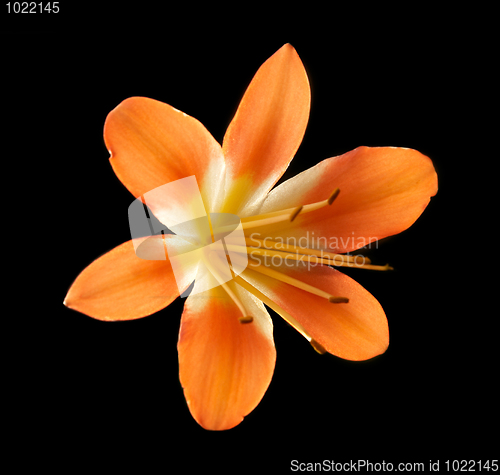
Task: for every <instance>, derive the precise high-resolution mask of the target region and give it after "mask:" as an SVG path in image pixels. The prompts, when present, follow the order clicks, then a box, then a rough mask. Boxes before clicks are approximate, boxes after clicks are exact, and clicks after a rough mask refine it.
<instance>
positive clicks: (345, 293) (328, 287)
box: [241, 263, 389, 360]
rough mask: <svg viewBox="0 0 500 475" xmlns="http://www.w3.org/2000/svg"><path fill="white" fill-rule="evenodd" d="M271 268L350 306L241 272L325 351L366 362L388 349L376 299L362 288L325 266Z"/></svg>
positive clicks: (285, 264)
mask: <svg viewBox="0 0 500 475" xmlns="http://www.w3.org/2000/svg"><path fill="white" fill-rule="evenodd" d="M290 265H292V264H290V263H288V264H287V263H282V264H281V265H279V266H272V267H273V268H274V269H276V270H278V271H279V272H282V273H285V274H287V275H289V276H290V277H294V278H296V279H299V280H301V281H302V282H305V283H307V284H310V285H312V286H314V287H316V288H318V289H321V290H323V291H325V292H328V293H329V294H330V295H333V296H337V297H347V298H348V299H349V302H348V303H330V302H329V301H328V300H327V299H326V298H322V297H318V296H317V295H314V294H311V293H309V292H307V291H305V290H302V289H299V288H297V287H294V286H292V285H290V284H287V283H285V282H281V281H279V280H276V279H273V278H271V277H268V276H267V275H263V274H260V273H257V272H256V271H254V270H252V269H251V268H248V269H247V270H245V271H244V272H243V274H241V276H242V277H244V278H245V279H246V280H247V281H248V282H250V283H251V284H252V285H253V286H255V287H256V288H257V290H259V291H260V292H262V293H263V294H265V295H266V296H267V297H269V298H270V299H271V300H272V301H273V302H274V303H276V304H277V305H278V306H279V307H281V308H282V309H283V310H284V311H285V312H288V313H289V314H290V315H291V316H292V317H293V318H295V320H297V322H298V323H299V324H300V325H302V327H303V328H304V330H305V331H306V332H307V333H308V334H309V335H310V336H311V337H312V338H313V339H314V340H316V341H317V342H318V343H320V344H321V345H322V346H323V347H324V348H325V349H326V351H328V352H329V353H332V354H334V355H336V356H339V357H341V358H345V359H348V360H366V359H369V358H373V357H374V356H377V355H379V354H381V353H383V352H384V351H385V350H386V349H387V346H388V345H389V328H388V324H387V318H386V316H385V313H384V311H383V309H382V307H381V306H380V304H379V303H378V301H377V300H376V299H375V297H373V295H371V294H370V293H369V292H368V291H367V290H365V289H364V288H363V287H362V286H361V285H359V284H358V283H357V282H355V281H354V280H352V279H351V278H349V277H347V276H346V275H344V274H342V273H341V272H339V271H337V270H335V269H332V268H331V267H328V266H322V265H318V266H317V267H310V269H309V270H308V269H307V267H298V266H296V265H293V266H292V267H289V266H290Z"/></svg>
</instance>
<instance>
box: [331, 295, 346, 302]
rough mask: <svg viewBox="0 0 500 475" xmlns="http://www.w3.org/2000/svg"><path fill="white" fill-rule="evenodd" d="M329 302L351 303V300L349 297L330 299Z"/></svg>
mask: <svg viewBox="0 0 500 475" xmlns="http://www.w3.org/2000/svg"><path fill="white" fill-rule="evenodd" d="M328 301H329V302H330V303H349V299H348V298H347V297H333V296H332V297H329V298H328Z"/></svg>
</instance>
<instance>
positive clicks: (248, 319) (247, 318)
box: [238, 315, 253, 323]
mask: <svg viewBox="0 0 500 475" xmlns="http://www.w3.org/2000/svg"><path fill="white" fill-rule="evenodd" d="M238 320H239V321H240V323H252V322H253V317H252V316H251V315H247V316H245V317H240V318H238Z"/></svg>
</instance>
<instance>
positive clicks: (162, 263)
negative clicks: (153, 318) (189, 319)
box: [64, 235, 190, 321]
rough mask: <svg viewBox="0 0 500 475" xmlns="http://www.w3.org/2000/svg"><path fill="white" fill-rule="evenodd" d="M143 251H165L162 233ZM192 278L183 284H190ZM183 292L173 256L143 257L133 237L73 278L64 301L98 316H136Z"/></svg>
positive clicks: (174, 238)
mask: <svg viewBox="0 0 500 475" xmlns="http://www.w3.org/2000/svg"><path fill="white" fill-rule="evenodd" d="M165 239H168V243H169V246H170V245H171V246H175V245H176V242H177V243H178V244H179V246H182V244H183V242H182V239H181V238H179V237H177V236H173V235H168V236H165ZM145 248H146V249H145ZM141 251H142V252H141V254H142V255H143V256H145V254H146V253H147V252H149V253H152V254H158V251H159V252H160V253H163V255H165V249H164V244H163V240H162V236H153V237H151V238H149V239H148V240H147V241H146V242H144V243H143V244H142V246H141ZM146 257H147V256H146ZM153 257H154V256H153ZM164 259H165V257H164ZM188 280H189V279H186V282H180V285H181V286H182V287H186V288H187V286H188V285H189V283H190V282H189V281H188ZM182 291H184V288H183V289H182ZM179 294H180V292H179V288H178V286H177V282H176V280H175V276H174V275H173V272H172V267H171V265H170V262H169V260H168V259H166V260H146V259H142V258H140V257H138V256H137V255H136V253H135V251H134V245H133V243H132V241H127V242H125V243H123V244H120V245H119V246H117V247H115V248H114V249H112V250H111V251H109V252H108V253H106V254H104V255H103V256H101V257H99V258H98V259H96V260H95V261H94V262H92V264H90V265H89V266H88V267H86V268H85V269H84V270H83V271H82V272H81V273H80V275H79V276H78V277H77V278H76V280H75V281H74V282H73V284H72V286H71V288H70V289H69V291H68V294H67V295H66V299H65V300H64V304H65V305H66V306H67V307H70V308H72V309H74V310H78V311H79V312H82V313H84V314H86V315H89V316H91V317H93V318H97V319H98V320H108V321H113V320H132V319H136V318H140V317H145V316H146V315H151V314H152V313H155V312H157V311H158V310H161V309H162V308H165V307H166V306H167V305H168V304H169V303H171V302H172V301H173V300H175V299H176V298H177V297H178V296H179Z"/></svg>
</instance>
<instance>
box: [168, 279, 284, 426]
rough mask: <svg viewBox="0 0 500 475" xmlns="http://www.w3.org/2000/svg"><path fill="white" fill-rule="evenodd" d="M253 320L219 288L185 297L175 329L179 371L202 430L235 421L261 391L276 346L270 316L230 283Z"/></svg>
mask: <svg viewBox="0 0 500 475" xmlns="http://www.w3.org/2000/svg"><path fill="white" fill-rule="evenodd" d="M234 288H235V289H236V292H237V293H238V296H239V297H240V299H241V300H243V301H244V303H245V305H246V306H247V307H248V308H250V310H251V314H252V316H253V317H254V320H253V322H252V323H246V324H242V323H240V322H239V321H238V317H240V316H241V313H240V311H239V310H238V308H237V307H236V305H235V304H234V302H233V301H232V300H230V299H229V298H228V296H227V294H226V293H225V291H224V290H223V289H222V287H217V288H214V289H211V290H209V291H207V292H205V293H202V294H198V295H194V296H193V295H192V296H190V297H188V299H187V301H186V303H185V306H184V313H183V314H182V321H181V328H180V333H179V344H178V350H179V375H180V380H181V384H182V387H183V388H184V395H185V396H186V401H187V403H188V406H189V410H190V411H191V414H192V415H193V417H194V418H195V419H196V421H197V422H198V423H199V424H200V425H201V426H202V427H204V428H205V429H210V430H225V429H230V428H231V427H234V426H236V425H238V424H239V423H240V422H241V421H242V420H243V417H244V416H246V415H247V414H248V413H250V412H251V411H252V410H253V409H254V408H255V407H256V406H257V404H258V403H259V402H260V400H261V399H262V396H263V395H264V393H265V391H266V389H267V387H268V386H269V383H270V381H271V377H272V374H273V371H274V364H275V360H276V350H275V348H274V342H273V336H272V323H271V319H270V318H269V315H268V313H267V311H266V310H265V308H264V306H263V305H262V304H261V303H260V302H259V301H258V300H257V299H255V298H254V297H253V296H252V295H250V294H249V293H248V292H246V291H245V290H244V289H241V288H240V287H238V286H234Z"/></svg>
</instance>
